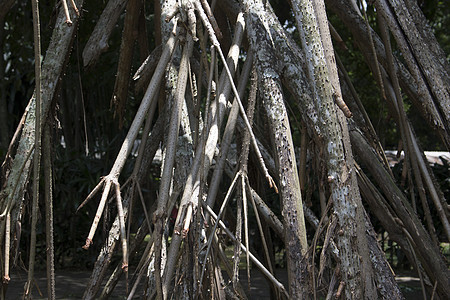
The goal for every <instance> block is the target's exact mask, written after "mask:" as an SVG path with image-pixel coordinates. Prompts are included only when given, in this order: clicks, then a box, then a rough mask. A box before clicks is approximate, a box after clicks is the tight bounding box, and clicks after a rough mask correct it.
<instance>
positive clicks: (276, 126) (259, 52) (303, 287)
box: [244, 1, 311, 299]
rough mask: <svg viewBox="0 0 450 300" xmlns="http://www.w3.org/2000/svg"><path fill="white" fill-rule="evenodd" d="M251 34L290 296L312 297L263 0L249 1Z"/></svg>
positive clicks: (288, 134) (293, 169)
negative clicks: (278, 200) (268, 133)
mask: <svg viewBox="0 0 450 300" xmlns="http://www.w3.org/2000/svg"><path fill="white" fill-rule="evenodd" d="M244 6H245V10H246V20H247V23H248V27H249V29H248V31H247V32H248V35H249V38H250V42H251V45H252V48H253V49H254V51H255V54H254V55H255V63H256V69H257V71H258V81H259V84H258V85H259V86H260V89H261V90H262V92H263V102H264V107H265V111H266V114H267V117H268V120H269V124H270V127H271V131H272V133H271V139H272V142H273V144H274V151H275V152H276V153H277V159H276V166H277V169H278V170H277V173H278V176H279V180H280V197H281V203H282V207H283V208H282V214H283V219H284V220H283V221H284V236H285V241H286V246H287V259H288V276H289V281H290V285H289V294H290V297H291V298H293V299H302V298H308V297H309V296H310V292H311V289H310V286H309V283H308V280H307V274H308V261H309V260H308V259H307V257H305V256H306V251H307V247H308V245H307V240H306V227H305V221H304V217H303V205H302V197H301V192H300V182H299V179H298V172H297V163H296V159H295V153H294V145H293V142H292V136H291V131H290V124H289V119H288V116H287V112H286V108H285V105H284V97H283V92H282V88H281V81H280V77H279V75H278V74H277V72H276V71H275V70H274V68H272V65H273V63H274V62H275V61H277V58H276V56H275V55H274V49H273V48H272V46H271V44H270V43H269V38H268V37H267V31H266V30H265V28H267V26H268V23H269V22H268V20H267V19H266V16H264V14H260V13H263V12H264V4H263V3H262V2H261V1H245V2H244Z"/></svg>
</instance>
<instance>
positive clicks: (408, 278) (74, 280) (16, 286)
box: [6, 269, 423, 300]
mask: <svg viewBox="0 0 450 300" xmlns="http://www.w3.org/2000/svg"><path fill="white" fill-rule="evenodd" d="M276 273H277V274H276V275H277V278H278V279H279V280H280V281H281V282H282V283H283V284H284V285H285V286H286V285H287V281H288V280H287V273H286V270H282V269H280V270H277V272H276ZM35 275H36V276H35V278H36V283H37V286H38V287H39V290H38V289H37V288H36V285H35V286H34V290H33V299H46V297H47V291H46V289H47V288H46V274H45V271H42V272H41V271H39V272H36V273H35ZM89 276H90V272H88V271H70V270H57V271H56V298H57V299H81V297H82V296H83V292H84V290H85V288H86V286H87V282H88V281H89ZM26 279H27V277H26V273H25V272H20V273H19V272H17V271H13V272H12V274H11V281H10V283H9V286H8V290H7V293H6V299H8V300H9V299H11V300H14V299H21V298H22V294H23V287H24V284H25V281H26ZM240 279H241V282H242V284H243V286H244V289H247V275H246V271H245V270H242V274H241V277H240ZM397 281H398V282H399V284H400V288H401V289H402V292H403V293H404V296H405V299H406V300H418V299H423V296H422V291H421V288H420V281H419V278H417V277H416V276H415V275H414V274H411V273H410V272H409V273H405V274H401V275H398V276H397ZM125 290H126V288H125V280H123V279H122V280H121V281H120V282H119V283H118V285H117V286H116V288H115V290H114V291H115V292H114V295H113V297H111V298H110V299H126V296H125ZM135 299H139V297H135ZM249 299H258V300H265V299H270V291H269V285H268V283H267V281H266V279H265V278H264V277H263V276H262V275H261V273H260V272H259V271H258V270H252V271H251V289H250V297H249Z"/></svg>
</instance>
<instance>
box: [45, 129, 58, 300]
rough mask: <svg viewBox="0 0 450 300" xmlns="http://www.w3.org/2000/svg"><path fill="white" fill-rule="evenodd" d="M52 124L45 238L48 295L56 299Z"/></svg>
mask: <svg viewBox="0 0 450 300" xmlns="http://www.w3.org/2000/svg"><path fill="white" fill-rule="evenodd" d="M50 135H51V131H50V125H49V124H48V123H46V125H45V128H44V136H43V143H44V158H43V162H44V187H45V190H44V192H45V239H46V246H47V249H46V250H47V251H46V252H47V296H48V299H51V300H53V299H56V291H55V252H54V251H55V247H54V242H53V174H52V157H51V155H52V153H51V141H50Z"/></svg>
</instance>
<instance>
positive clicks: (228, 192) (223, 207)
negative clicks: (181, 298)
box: [199, 172, 241, 284]
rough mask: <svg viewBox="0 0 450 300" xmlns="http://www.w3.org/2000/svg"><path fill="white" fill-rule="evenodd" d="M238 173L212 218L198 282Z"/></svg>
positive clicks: (238, 174)
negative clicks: (212, 221) (212, 224)
mask: <svg viewBox="0 0 450 300" xmlns="http://www.w3.org/2000/svg"><path fill="white" fill-rule="evenodd" d="M240 175H241V173H240V172H238V173H236V176H234V179H233V181H232V182H231V185H230V187H229V188H228V191H227V194H226V195H225V199H224V200H223V202H222V206H221V207H220V210H219V214H218V215H216V216H215V217H214V219H215V220H216V223H215V224H214V228H213V229H212V230H211V233H210V235H209V238H208V244H207V248H206V253H205V260H204V261H203V268H202V273H201V275H200V281H199V282H200V284H201V283H202V281H203V275H204V274H205V270H206V261H207V259H208V255H209V251H210V250H211V244H212V241H213V238H214V235H215V234H216V230H217V226H218V225H219V222H218V220H220V218H221V217H222V214H223V212H224V210H225V207H226V205H227V204H228V200H229V199H231V193H232V192H233V191H234V188H235V187H236V183H237V180H238V178H239V176H240Z"/></svg>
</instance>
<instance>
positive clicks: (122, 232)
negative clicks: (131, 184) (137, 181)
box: [114, 181, 128, 273]
mask: <svg viewBox="0 0 450 300" xmlns="http://www.w3.org/2000/svg"><path fill="white" fill-rule="evenodd" d="M114 186H115V188H116V200H117V214H118V215H119V224H120V238H121V240H122V255H123V262H122V269H123V271H124V272H125V273H127V272H128V248H127V236H126V233H125V218H124V213H123V206H122V197H121V196H120V185H119V182H117V181H116V182H114Z"/></svg>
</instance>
